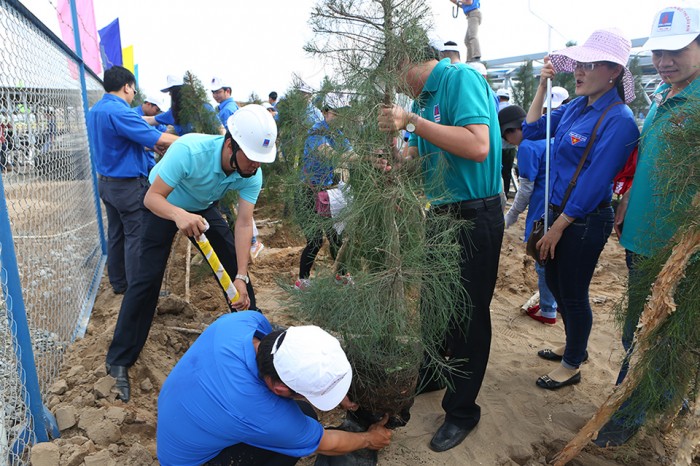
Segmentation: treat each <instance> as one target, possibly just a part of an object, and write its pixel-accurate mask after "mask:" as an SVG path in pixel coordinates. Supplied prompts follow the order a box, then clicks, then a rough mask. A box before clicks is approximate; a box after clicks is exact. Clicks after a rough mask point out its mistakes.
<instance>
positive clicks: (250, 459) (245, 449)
mask: <svg viewBox="0 0 700 466" xmlns="http://www.w3.org/2000/svg"><path fill="white" fill-rule="evenodd" d="M297 404H298V405H299V407H300V408H301V410H302V411H303V412H304V414H306V415H307V416H309V417H311V418H313V419H316V420H318V416H317V415H316V412H315V411H314V409H313V408H312V407H311V405H310V404H309V403H308V402H307V401H297ZM271 440H274V439H271ZM297 461H299V458H296V457H294V456H287V455H283V454H282V453H277V452H276V451H271V450H265V449H263V448H259V447H254V446H252V445H248V444H245V443H237V444H235V445H232V446H230V447H228V448H225V449H223V450H221V453H219V454H218V455H217V456H216V457H215V458H214V459H212V460H210V461H209V462H207V463H206V466H292V465H294V464H297Z"/></svg>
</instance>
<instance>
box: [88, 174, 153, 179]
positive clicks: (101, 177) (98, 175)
mask: <svg viewBox="0 0 700 466" xmlns="http://www.w3.org/2000/svg"><path fill="white" fill-rule="evenodd" d="M97 179H98V180H100V181H134V180H145V179H146V177H145V176H135V177H133V178H112V177H111V176H104V175H100V174H99V173H98V174H97Z"/></svg>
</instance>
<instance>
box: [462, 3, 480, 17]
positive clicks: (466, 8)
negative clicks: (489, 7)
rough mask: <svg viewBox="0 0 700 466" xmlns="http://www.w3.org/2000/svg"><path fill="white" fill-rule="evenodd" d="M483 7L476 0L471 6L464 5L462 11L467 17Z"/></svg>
mask: <svg viewBox="0 0 700 466" xmlns="http://www.w3.org/2000/svg"><path fill="white" fill-rule="evenodd" d="M480 6H481V2H480V1H479V0H474V2H473V3H472V4H471V5H467V4H465V3H462V11H464V14H465V15H466V14H467V13H469V12H470V11H472V10H476V9H477V8H479V7H480Z"/></svg>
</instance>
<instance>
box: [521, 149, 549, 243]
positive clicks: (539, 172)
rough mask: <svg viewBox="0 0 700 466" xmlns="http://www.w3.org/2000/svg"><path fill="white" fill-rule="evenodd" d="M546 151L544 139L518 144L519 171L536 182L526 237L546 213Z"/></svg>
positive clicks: (529, 208) (528, 210)
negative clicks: (536, 221)
mask: <svg viewBox="0 0 700 466" xmlns="http://www.w3.org/2000/svg"><path fill="white" fill-rule="evenodd" d="M546 151H547V144H546V143H545V140H544V139H541V140H539V141H528V140H527V139H523V141H522V142H521V143H520V145H519V146H518V171H519V173H520V176H521V177H522V178H525V179H526V180H530V181H532V182H533V183H534V186H533V189H532V195H531V196H530V203H529V204H528V207H527V217H526V218H525V239H527V238H529V237H530V232H531V231H532V224H533V223H535V220H538V219H540V218H542V216H543V215H544V192H545V189H546V186H545V181H546V177H547V173H546V165H547V164H546V160H545V155H546Z"/></svg>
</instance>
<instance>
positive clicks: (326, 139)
mask: <svg viewBox="0 0 700 466" xmlns="http://www.w3.org/2000/svg"><path fill="white" fill-rule="evenodd" d="M323 145H328V146H330V147H331V148H332V149H333V150H335V151H340V152H348V151H351V150H352V146H351V145H350V141H348V139H347V138H346V137H345V136H344V135H343V132H342V131H340V130H339V129H336V130H332V129H330V127H329V126H328V123H326V120H325V119H324V120H323V121H320V122H318V123H316V124H315V125H314V126H313V128H311V129H310V130H309V136H308V137H307V138H306V142H305V143H304V157H303V160H302V164H303V166H302V172H301V179H302V180H303V181H304V182H306V183H308V184H311V185H313V186H328V185H331V184H333V170H334V169H335V167H334V166H333V162H332V160H331V157H332V156H329V155H328V154H323V153H320V152H319V147H321V146H323Z"/></svg>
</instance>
